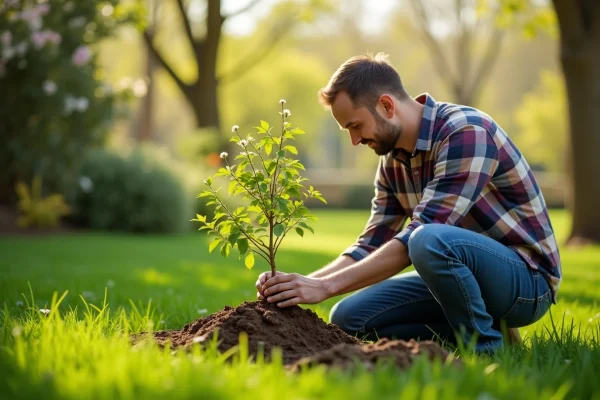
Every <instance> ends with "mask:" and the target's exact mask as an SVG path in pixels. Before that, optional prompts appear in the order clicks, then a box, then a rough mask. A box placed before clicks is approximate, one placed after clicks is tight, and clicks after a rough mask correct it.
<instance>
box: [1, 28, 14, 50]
mask: <svg viewBox="0 0 600 400" xmlns="http://www.w3.org/2000/svg"><path fill="white" fill-rule="evenodd" d="M12 37H13V36H12V33H11V31H6V32H4V33H3V34H2V35H0V42H1V43H2V44H3V45H4V46H5V47H8V46H10V45H11V43H12Z"/></svg>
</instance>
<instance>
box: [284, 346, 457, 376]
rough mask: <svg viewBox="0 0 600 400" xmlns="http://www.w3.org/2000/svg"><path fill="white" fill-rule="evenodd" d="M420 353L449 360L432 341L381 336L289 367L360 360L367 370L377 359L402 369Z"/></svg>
mask: <svg viewBox="0 0 600 400" xmlns="http://www.w3.org/2000/svg"><path fill="white" fill-rule="evenodd" d="M419 356H426V357H427V358H428V359H429V360H431V361H433V360H434V359H440V360H441V361H446V359H447V358H448V356H449V353H448V352H447V351H446V350H444V349H443V348H442V347H440V346H439V345H438V344H437V343H435V342H432V341H423V342H416V341H415V340H410V341H408V342H406V341H404V340H388V339H380V340H379V341H378V342H376V343H373V344H364V345H362V346H360V345H352V344H339V345H337V346H335V347H333V348H331V349H329V350H325V351H322V352H320V353H318V354H316V355H314V356H310V357H304V358H302V359H301V360H299V361H297V362H296V363H294V364H293V365H292V366H291V368H290V369H291V370H292V371H295V372H298V371H300V370H301V369H302V367H303V366H313V365H317V364H324V365H327V366H328V367H329V368H341V369H348V368H352V367H353V366H355V365H356V364H357V363H360V364H362V365H363V366H364V367H365V368H366V369H367V370H372V369H373V368H375V365H377V363H378V362H381V363H392V364H394V365H396V366H397V367H398V368H399V369H406V368H409V367H410V366H411V365H412V364H413V362H414V360H415V359H416V358H417V357H419ZM454 363H455V364H459V362H458V361H457V360H454Z"/></svg>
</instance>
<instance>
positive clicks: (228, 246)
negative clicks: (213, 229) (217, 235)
mask: <svg viewBox="0 0 600 400" xmlns="http://www.w3.org/2000/svg"><path fill="white" fill-rule="evenodd" d="M230 251H231V244H230V243H229V242H228V243H225V244H224V245H223V247H221V255H222V256H223V257H228V256H229V252H230Z"/></svg>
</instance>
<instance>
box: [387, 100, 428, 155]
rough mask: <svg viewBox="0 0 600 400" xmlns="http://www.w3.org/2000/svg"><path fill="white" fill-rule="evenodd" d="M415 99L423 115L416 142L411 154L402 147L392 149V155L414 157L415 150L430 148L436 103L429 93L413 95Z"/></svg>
mask: <svg viewBox="0 0 600 400" xmlns="http://www.w3.org/2000/svg"><path fill="white" fill-rule="evenodd" d="M415 101H417V102H419V103H421V104H423V105H424V106H425V107H423V117H422V118H421V126H420V127H419V137H418V138H417V144H416V146H415V149H414V150H413V152H412V154H411V153H409V152H408V151H406V150H404V149H394V150H393V151H392V157H394V158H397V157H398V156H400V157H401V158H405V159H406V158H408V157H414V156H415V155H416V154H417V151H429V150H431V142H432V138H433V128H434V126H435V119H436V115H437V108H438V103H437V102H436V101H435V99H434V98H433V97H432V96H431V95H430V94H429V93H423V94H420V95H418V96H417V97H415Z"/></svg>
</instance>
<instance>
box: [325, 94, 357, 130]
mask: <svg viewBox="0 0 600 400" xmlns="http://www.w3.org/2000/svg"><path fill="white" fill-rule="evenodd" d="M362 108H365V107H357V108H354V103H353V102H352V100H351V99H350V96H348V94H347V93H346V92H340V93H339V94H338V95H337V96H336V97H335V100H334V101H333V103H332V104H331V114H332V115H333V118H335V120H336V121H337V123H338V125H339V126H340V129H347V128H348V126H350V125H352V124H354V123H356V122H358V120H360V119H361V118H362V117H361V115H362V114H363V113H362V112H361V109H362Z"/></svg>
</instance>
